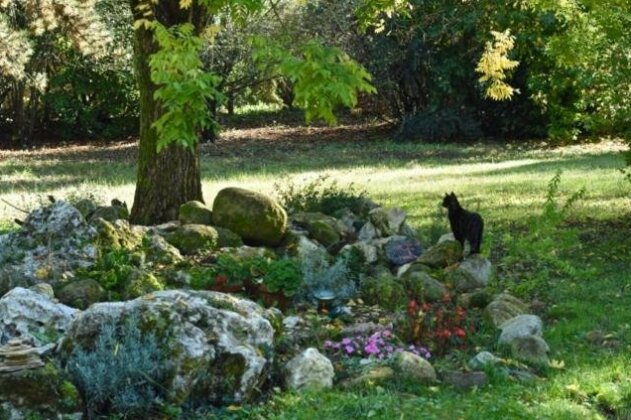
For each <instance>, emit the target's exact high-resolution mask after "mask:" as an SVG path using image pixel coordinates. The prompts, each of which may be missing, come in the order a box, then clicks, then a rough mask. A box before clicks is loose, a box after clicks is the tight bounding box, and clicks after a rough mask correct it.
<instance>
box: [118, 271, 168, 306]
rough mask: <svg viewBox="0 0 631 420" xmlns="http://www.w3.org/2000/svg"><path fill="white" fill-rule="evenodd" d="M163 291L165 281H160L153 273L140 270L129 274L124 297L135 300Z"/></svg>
mask: <svg viewBox="0 0 631 420" xmlns="http://www.w3.org/2000/svg"><path fill="white" fill-rule="evenodd" d="M163 289H164V282H163V281H161V280H159V279H158V278H157V277H156V276H154V275H153V274H152V273H149V272H147V271H145V270H142V269H139V268H138V269H134V270H132V272H131V273H130V274H129V279H128V282H127V284H126V285H125V290H124V293H123V295H124V297H125V298H126V299H134V298H137V297H140V296H144V295H146V294H148V293H151V292H157V291H160V290H163Z"/></svg>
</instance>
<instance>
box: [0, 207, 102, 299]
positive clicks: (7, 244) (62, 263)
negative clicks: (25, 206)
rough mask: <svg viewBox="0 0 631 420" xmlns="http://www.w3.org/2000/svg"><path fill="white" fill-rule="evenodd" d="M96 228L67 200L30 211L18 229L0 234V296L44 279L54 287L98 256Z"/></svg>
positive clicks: (90, 264) (88, 264)
mask: <svg viewBox="0 0 631 420" xmlns="http://www.w3.org/2000/svg"><path fill="white" fill-rule="evenodd" d="M95 238H96V230H95V229H94V228H93V227H92V226H89V225H88V224H87V223H86V221H85V219H84V217H83V216H82V215H81V213H80V212H79V211H78V210H77V209H76V208H74V207H73V206H71V205H70V204H68V203H67V202H65V201H56V202H55V203H53V204H51V205H48V206H46V207H42V208H39V209H37V210H34V211H33V212H31V213H30V214H29V215H28V217H27V218H26V219H25V220H24V223H23V225H22V226H21V227H20V229H19V230H18V231H17V232H12V233H9V234H6V235H1V236H0V296H2V295H3V294H4V293H6V292H8V291H9V290H11V289H13V288H14V287H18V286H19V287H29V286H32V285H34V284H36V283H40V282H42V281H44V282H48V283H50V284H51V285H53V286H55V285H56V284H57V283H58V282H59V281H60V279H62V278H64V277H65V276H67V273H72V272H74V271H75V270H77V269H79V268H84V269H85V268H90V267H91V266H93V265H94V264H95V262H96V259H97V254H98V253H97V249H96V246H95V245H94V241H95Z"/></svg>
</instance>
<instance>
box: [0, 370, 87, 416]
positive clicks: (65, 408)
mask: <svg viewBox="0 0 631 420" xmlns="http://www.w3.org/2000/svg"><path fill="white" fill-rule="evenodd" d="M0 400H4V401H8V402H9V403H11V404H12V405H13V406H15V407H17V408H19V409H22V408H23V409H26V410H32V411H33V412H34V413H39V414H42V415H43V416H42V418H53V417H48V416H47V415H56V414H57V413H69V412H76V411H79V410H81V404H82V403H81V398H80V396H79V393H78V392H77V389H76V388H75V387H74V385H72V384H71V383H70V382H68V381H67V380H65V378H64V376H63V373H62V371H60V370H59V369H57V367H56V366H55V365H54V364H52V363H47V364H46V365H45V366H43V367H40V368H37V369H22V370H18V371H13V372H3V373H0ZM55 418H56V417H55Z"/></svg>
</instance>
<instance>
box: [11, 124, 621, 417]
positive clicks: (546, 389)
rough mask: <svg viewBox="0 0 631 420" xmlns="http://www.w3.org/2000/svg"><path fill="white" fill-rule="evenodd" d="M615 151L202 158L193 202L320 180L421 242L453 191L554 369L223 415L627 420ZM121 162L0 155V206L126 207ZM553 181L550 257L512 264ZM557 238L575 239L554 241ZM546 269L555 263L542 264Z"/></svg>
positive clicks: (246, 150)
mask: <svg viewBox="0 0 631 420" xmlns="http://www.w3.org/2000/svg"><path fill="white" fill-rule="evenodd" d="M316 134H317V133H316ZM75 149H77V148H75ZM620 149H621V145H619V144H616V143H604V144H600V145H584V146H572V147H561V148H540V147H522V148H519V147H509V146H506V145H470V146H462V145H446V146H438V145H419V144H399V143H394V142H391V141H389V140H386V139H378V138H376V139H371V140H370V141H365V142H362V141H356V140H353V141H350V140H345V139H344V138H341V139H337V140H332V141H322V142H318V143H317V144H315V145H314V144H312V143H300V142H283V143H282V144H279V146H278V147H274V146H273V144H272V143H271V142H267V143H263V142H262V143H261V144H258V143H257V142H256V141H251V142H249V143H248V144H247V147H246V146H240V145H239V143H238V142H236V141H234V142H226V143H221V142H220V143H219V144H217V145H211V146H207V147H205V148H204V157H203V162H202V176H203V183H204V194H205V198H206V201H207V202H212V199H213V197H214V195H215V194H216V192H217V191H218V190H219V189H221V188H223V187H225V186H228V185H231V186H234V185H238V186H242V187H246V188H253V189H256V190H259V191H264V192H269V193H273V192H274V190H275V189H276V188H275V186H274V184H275V183H281V184H282V183H283V182H286V181H287V180H294V181H297V182H302V181H305V180H309V179H314V178H315V177H317V176H319V175H322V174H326V175H329V176H330V178H331V179H334V180H337V181H338V182H339V183H340V184H342V185H344V184H346V183H354V184H356V185H357V186H359V187H361V188H364V189H365V190H366V191H367V192H368V194H369V196H370V197H372V198H373V199H375V200H376V201H378V202H381V203H383V204H384V205H386V206H397V207H401V208H403V209H404V210H406V211H407V212H408V214H409V220H410V222H411V224H412V225H413V226H415V227H416V228H418V230H419V232H420V236H421V239H422V240H423V241H424V242H425V243H426V244H427V243H429V242H431V241H433V240H435V239H436V238H437V237H438V235H440V234H441V233H444V232H446V231H448V225H447V220H446V217H445V214H444V213H443V212H442V211H441V209H440V207H439V203H440V200H441V197H442V195H443V194H444V193H445V192H449V191H455V192H456V193H457V194H458V196H459V197H460V198H461V202H462V203H463V204H464V206H465V207H467V208H469V209H472V210H475V211H478V212H480V213H481V214H482V215H483V217H484V219H485V222H486V236H485V242H484V244H483V253H484V254H486V255H489V256H490V257H491V259H492V261H493V262H494V263H495V264H496V265H497V267H498V278H497V279H496V280H495V282H494V284H493V287H494V288H496V289H497V290H509V291H513V292H515V293H517V294H521V295H522V296H523V297H525V298H528V299H532V298H535V297H536V298H537V299H538V300H540V302H541V303H542V305H541V306H542V309H541V316H542V317H543V319H544V324H545V330H544V337H545V339H546V340H547V341H548V343H549V344H550V346H551V349H552V353H551V357H552V358H553V359H555V360H557V361H560V362H561V361H562V362H563V364H564V367H562V368H561V369H550V370H549V371H548V372H546V373H545V374H544V375H542V378H541V379H540V380H537V381H534V382H527V383H525V382H524V383H521V382H517V381H514V380H510V379H506V378H501V377H491V382H490V384H489V385H488V386H486V387H484V388H482V389H476V390H473V391H468V392H460V391H456V390H453V389H451V388H449V387H447V386H444V385H440V384H438V385H437V386H434V387H427V386H416V387H415V386H409V385H397V386H391V387H372V388H370V387H369V388H364V389H359V390H352V391H340V390H334V391H326V392H318V393H309V394H301V395H296V394H291V393H285V394H279V395H277V396H275V397H274V398H272V399H271V400H269V401H267V402H266V403H264V404H263V405H261V406H251V407H245V408H235V409H234V410H232V411H226V412H225V413H224V414H225V415H226V416H234V417H239V418H281V419H294V418H296V419H312V418H320V419H338V418H339V419H346V418H380V419H381V418H383V419H417V418H438V419H443V418H444V419H457V418H466V419H478V418H479V419H504V418H550V419H571V418H576V419H584V418H621V419H625V418H628V419H631V325H630V324H631V258H630V252H631V235H630V234H631V217H630V215H631V197H630V195H629V190H630V188H631V184H629V183H628V181H626V180H625V179H624V177H623V175H622V174H621V173H620V172H619V168H620V167H621V166H622V165H623V159H622V157H621V156H620V153H619V150H620ZM133 155H134V152H133V149H132V147H131V146H130V145H122V146H119V147H118V149H116V150H113V149H108V150H106V151H104V150H100V149H93V148H85V149H81V148H78V150H74V149H73V151H67V152H64V151H56V152H55V151H49V152H47V153H44V152H38V153H30V154H27V153H19V152H15V153H6V154H5V155H4V156H1V157H2V159H1V160H0V199H2V200H5V201H7V202H9V203H11V204H13V205H14V206H16V207H20V208H25V209H29V208H32V207H33V206H35V205H37V203H38V202H39V201H40V200H41V197H45V195H46V194H53V195H55V196H56V197H59V198H62V197H66V196H69V195H75V196H77V195H85V194H88V193H91V194H94V195H95V196H96V197H98V198H101V199H103V200H109V199H111V198H114V197H117V198H120V199H123V200H127V202H128V203H129V202H131V199H132V197H133V181H134V173H135V168H134V164H133ZM559 170H561V171H563V174H562V177H561V184H560V191H559V195H558V197H557V199H558V200H559V201H560V202H561V203H562V202H563V201H564V200H565V199H566V198H567V197H569V196H570V195H571V194H572V193H573V192H575V191H577V190H579V189H581V188H585V191H586V192H585V195H584V197H583V198H582V199H580V200H579V201H578V202H576V203H575V205H574V206H573V207H572V209H571V211H570V212H569V213H568V217H567V220H566V221H565V222H564V223H563V224H562V225H561V226H560V228H558V229H555V230H554V231H553V233H552V235H553V236H555V235H559V245H558V246H556V245H554V241H552V242H553V245H552V246H550V245H547V246H545V247H544V246H543V245H541V247H538V242H537V239H533V243H532V244H531V245H532V246H529V247H528V252H530V254H528V255H526V256H525V257H524V258H525V260H524V261H523V263H520V262H519V261H515V260H514V259H513V260H511V259H510V258H509V257H510V255H509V254H510V252H511V251H510V249H511V245H514V243H517V242H518V241H519V238H520V237H522V236H523V235H530V236H526V237H528V238H536V236H534V233H535V232H536V231H537V223H538V221H539V220H540V219H538V218H537V216H538V215H540V214H541V212H542V210H543V206H544V203H545V199H546V191H547V184H548V182H549V181H550V179H551V178H552V177H553V176H554V175H555V174H556V173H557V171H559ZM14 217H23V215H22V214H21V213H20V212H19V211H18V210H15V209H13V208H12V207H10V206H8V205H6V204H5V203H4V202H2V201H0V232H2V231H3V230H6V229H9V228H11V222H10V220H11V219H13V218H14ZM571 232H575V233H576V235H577V236H576V239H575V240H574V241H573V243H572V244H570V245H568V244H565V243H563V241H562V239H563V238H564V237H566V235H567V234H568V233H571ZM542 243H543V242H542ZM513 248H514V247H513ZM550 259H554V260H558V261H560V262H562V264H558V265H556V264H549V260H550ZM564 267H565V268H564ZM567 267H570V268H567ZM592 330H600V331H602V332H603V334H604V335H605V336H606V337H607V338H606V339H605V340H604V342H594V341H593V340H591V341H590V340H589V339H588V336H587V333H588V332H590V331H592Z"/></svg>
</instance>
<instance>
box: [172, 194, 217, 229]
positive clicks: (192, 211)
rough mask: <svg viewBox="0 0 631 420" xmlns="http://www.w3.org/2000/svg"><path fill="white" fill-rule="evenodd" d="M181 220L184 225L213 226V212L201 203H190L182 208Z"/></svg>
mask: <svg viewBox="0 0 631 420" xmlns="http://www.w3.org/2000/svg"><path fill="white" fill-rule="evenodd" d="M178 218H179V220H180V223H181V224H183V225H212V223H213V212H212V211H211V210H210V209H209V208H208V207H206V205H205V204H204V203H202V202H201V201H195V200H193V201H189V202H186V203H184V204H182V205H181V206H180V212H179V217H178Z"/></svg>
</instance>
